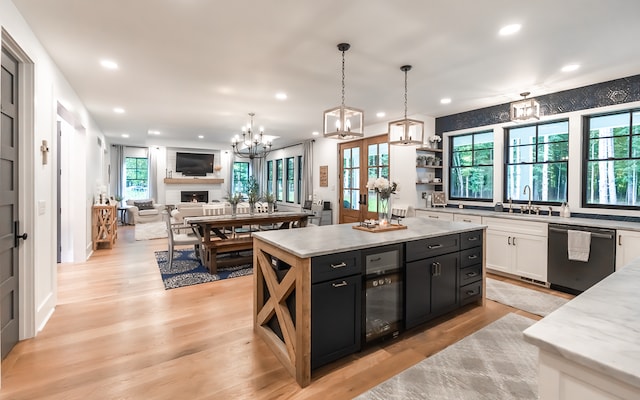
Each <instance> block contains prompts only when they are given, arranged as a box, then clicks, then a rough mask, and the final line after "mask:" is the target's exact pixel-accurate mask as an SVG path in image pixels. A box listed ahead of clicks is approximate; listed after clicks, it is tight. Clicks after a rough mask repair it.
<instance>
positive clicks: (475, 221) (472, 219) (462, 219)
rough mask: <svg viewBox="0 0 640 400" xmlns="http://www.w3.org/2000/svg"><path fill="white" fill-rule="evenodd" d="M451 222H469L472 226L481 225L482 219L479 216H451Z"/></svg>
mask: <svg viewBox="0 0 640 400" xmlns="http://www.w3.org/2000/svg"><path fill="white" fill-rule="evenodd" d="M453 220H454V221H457V222H470V223H472V224H481V223H482V217H481V216H479V215H465V214H453Z"/></svg>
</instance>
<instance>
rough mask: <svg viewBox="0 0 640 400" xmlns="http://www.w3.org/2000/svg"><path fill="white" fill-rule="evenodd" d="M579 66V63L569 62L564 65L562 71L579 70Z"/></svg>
mask: <svg viewBox="0 0 640 400" xmlns="http://www.w3.org/2000/svg"><path fill="white" fill-rule="evenodd" d="M578 68H580V65H579V64H567V65H565V66H564V67H562V69H561V71H562V72H572V71H575V70H577V69H578Z"/></svg>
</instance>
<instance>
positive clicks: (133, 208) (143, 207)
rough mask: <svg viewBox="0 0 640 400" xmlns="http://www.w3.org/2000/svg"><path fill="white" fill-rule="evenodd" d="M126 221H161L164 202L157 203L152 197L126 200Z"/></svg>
mask: <svg viewBox="0 0 640 400" xmlns="http://www.w3.org/2000/svg"><path fill="white" fill-rule="evenodd" d="M127 206H129V207H128V208H127V221H130V223H133V224H134V225H135V224H144V223H147V222H158V221H162V212H163V211H164V209H165V207H164V204H158V203H156V202H155V200H154V199H138V200H127Z"/></svg>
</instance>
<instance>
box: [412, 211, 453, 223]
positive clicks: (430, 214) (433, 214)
mask: <svg viewBox="0 0 640 400" xmlns="http://www.w3.org/2000/svg"><path fill="white" fill-rule="evenodd" d="M416 217H422V218H429V219H437V220H438V221H453V214H452V213H448V212H439V211H426V210H416Z"/></svg>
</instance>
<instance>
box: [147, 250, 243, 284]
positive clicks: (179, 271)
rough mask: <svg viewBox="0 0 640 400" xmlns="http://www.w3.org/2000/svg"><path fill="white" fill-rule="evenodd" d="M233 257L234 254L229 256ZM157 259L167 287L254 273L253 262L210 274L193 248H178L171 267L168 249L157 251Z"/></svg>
mask: <svg viewBox="0 0 640 400" xmlns="http://www.w3.org/2000/svg"><path fill="white" fill-rule="evenodd" d="M228 257H232V256H230V255H229V256H228ZM156 261H157V262H158V268H160V275H161V276H162V282H163V283H164V288H165V289H175V288H179V287H183V286H191V285H197V284H200V283H207V282H214V281H219V280H222V279H229V278H237V277H239V276H246V275H251V274H253V266H252V265H251V264H245V265H239V266H230V267H224V268H218V273H217V274H210V273H209V271H208V270H207V269H206V268H205V267H204V266H203V265H202V264H201V263H200V261H199V260H198V258H197V257H196V254H195V252H194V251H193V250H176V251H175V252H174V254H173V266H171V268H169V260H168V258H167V252H166V251H156Z"/></svg>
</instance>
